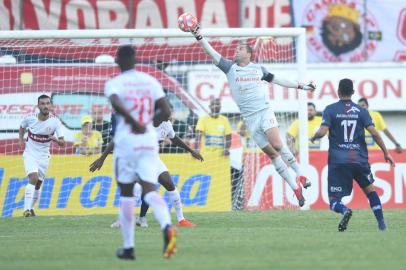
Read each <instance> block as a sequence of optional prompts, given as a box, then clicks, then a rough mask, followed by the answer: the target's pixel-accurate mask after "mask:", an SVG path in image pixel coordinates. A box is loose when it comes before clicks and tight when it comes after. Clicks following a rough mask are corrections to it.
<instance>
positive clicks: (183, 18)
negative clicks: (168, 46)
mask: <svg viewBox="0 0 406 270" xmlns="http://www.w3.org/2000/svg"><path fill="white" fill-rule="evenodd" d="M197 24H198V21H197V19H196V17H195V16H193V15H192V14H190V13H189V12H186V13H183V14H182V15H180V16H179V18H178V26H179V29H180V30H182V31H183V32H190V30H191V29H192V30H193V29H195V28H196V26H197Z"/></svg>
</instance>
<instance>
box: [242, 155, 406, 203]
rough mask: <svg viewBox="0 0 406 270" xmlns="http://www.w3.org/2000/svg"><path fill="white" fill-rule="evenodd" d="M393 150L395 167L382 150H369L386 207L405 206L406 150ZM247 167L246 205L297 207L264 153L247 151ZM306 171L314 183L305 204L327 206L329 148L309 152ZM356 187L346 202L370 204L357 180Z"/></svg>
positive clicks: (376, 185)
mask: <svg viewBox="0 0 406 270" xmlns="http://www.w3.org/2000/svg"><path fill="white" fill-rule="evenodd" d="M391 154H392V156H393V157H394V159H395V161H396V167H391V166H390V165H389V164H388V163H385V161H384V160H383V155H382V152H380V151H369V162H370V164H371V171H372V173H373V175H374V179H375V182H374V185H375V188H376V190H377V193H378V195H379V197H380V199H381V202H382V205H383V207H384V208H406V153H403V154H397V153H396V152H394V151H393V152H391ZM244 168H247V169H246V170H245V171H244V176H245V207H246V208H247V209H262V210H266V209H274V208H291V207H298V206H297V200H296V198H295V197H294V194H293V192H292V190H291V189H290V187H289V186H288V185H287V184H286V183H285V181H283V180H282V179H281V177H280V176H279V175H278V173H277V172H276V171H275V169H274V167H273V166H272V164H271V162H270V160H269V158H267V157H266V156H265V155H264V154H262V153H247V154H246V155H245V158H244ZM305 172H306V175H307V176H308V177H309V179H311V181H312V186H311V187H310V188H308V190H304V196H305V198H306V204H307V205H308V206H309V207H310V208H311V209H328V208H329V200H328V187H327V172H328V166H327V152H326V151H321V152H310V166H309V167H308V168H305ZM291 173H293V172H291ZM353 187H354V189H353V193H352V194H351V195H350V196H348V197H345V198H343V202H344V203H345V204H347V205H348V206H349V207H351V208H369V203H368V199H367V198H366V196H365V195H364V193H363V192H362V190H361V189H360V188H359V186H358V185H357V184H356V182H354V185H353Z"/></svg>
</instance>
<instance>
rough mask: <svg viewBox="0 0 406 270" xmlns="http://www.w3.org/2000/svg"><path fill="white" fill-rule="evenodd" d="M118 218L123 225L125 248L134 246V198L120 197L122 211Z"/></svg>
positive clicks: (122, 232)
mask: <svg viewBox="0 0 406 270" xmlns="http://www.w3.org/2000/svg"><path fill="white" fill-rule="evenodd" d="M118 219H119V221H120V225H121V234H122V236H123V240H124V245H123V247H124V248H133V247H134V230H135V228H134V226H135V222H134V221H135V218H134V198H133V197H120V212H119V216H118Z"/></svg>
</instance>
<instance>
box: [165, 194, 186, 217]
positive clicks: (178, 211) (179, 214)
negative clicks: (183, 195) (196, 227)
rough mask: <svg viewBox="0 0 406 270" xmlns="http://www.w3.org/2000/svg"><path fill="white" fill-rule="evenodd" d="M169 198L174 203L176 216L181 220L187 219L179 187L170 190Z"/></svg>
mask: <svg viewBox="0 0 406 270" xmlns="http://www.w3.org/2000/svg"><path fill="white" fill-rule="evenodd" d="M168 194H169V198H170V199H171V201H172V205H173V207H174V208H175V211H176V217H177V219H178V221H181V220H182V219H185V217H184V216H183V211H182V202H181V200H180V194H179V191H178V189H177V188H175V190H173V191H168Z"/></svg>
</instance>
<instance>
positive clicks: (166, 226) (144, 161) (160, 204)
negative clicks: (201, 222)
mask: <svg viewBox="0 0 406 270" xmlns="http://www.w3.org/2000/svg"><path fill="white" fill-rule="evenodd" d="M137 161H138V162H137V168H136V171H137V173H138V176H139V179H140V180H139V183H140V185H141V186H142V191H143V194H144V200H145V202H146V203H147V204H148V205H149V206H150V207H151V208H152V211H153V214H154V217H155V219H156V220H157V221H158V223H159V225H160V227H161V229H162V231H163V235H164V257H166V258H169V257H171V256H172V255H173V254H174V253H175V251H176V229H175V227H174V226H172V225H171V216H170V213H169V210H168V206H167V204H166V202H165V201H164V199H163V198H162V197H161V195H159V193H158V192H157V191H156V186H155V185H156V183H157V180H158V179H157V177H156V176H157V175H158V174H157V167H156V166H155V165H157V164H158V163H159V156H158V153H155V152H145V153H142V156H141V157H140V159H139V160H137Z"/></svg>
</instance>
